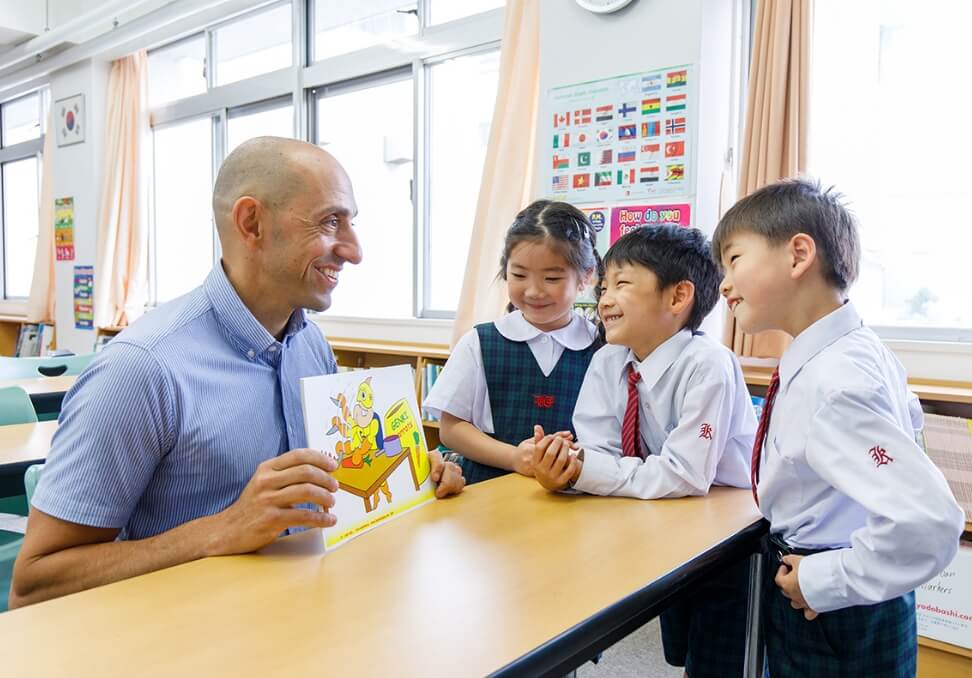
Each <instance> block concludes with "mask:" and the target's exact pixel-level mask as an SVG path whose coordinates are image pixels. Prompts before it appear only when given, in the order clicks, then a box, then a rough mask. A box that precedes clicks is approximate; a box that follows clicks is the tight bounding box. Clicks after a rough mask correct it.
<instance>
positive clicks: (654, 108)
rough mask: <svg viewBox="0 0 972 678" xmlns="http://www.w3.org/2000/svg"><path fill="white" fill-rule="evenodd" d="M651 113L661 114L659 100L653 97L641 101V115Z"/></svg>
mask: <svg viewBox="0 0 972 678" xmlns="http://www.w3.org/2000/svg"><path fill="white" fill-rule="evenodd" d="M653 113H661V98H660V97H655V98H653V99H642V100H641V114H642V115H651V114H653Z"/></svg>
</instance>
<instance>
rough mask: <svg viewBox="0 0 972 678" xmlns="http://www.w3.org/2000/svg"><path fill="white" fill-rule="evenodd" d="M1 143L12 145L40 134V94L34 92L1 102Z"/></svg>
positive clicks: (37, 136) (35, 137)
mask: <svg viewBox="0 0 972 678" xmlns="http://www.w3.org/2000/svg"><path fill="white" fill-rule="evenodd" d="M0 108H2V113H0V117H2V118H3V139H2V141H3V145H4V146H13V145H14V144H19V143H20V142H21V141H30V140H31V139H37V138H39V137H40V135H41V125H40V94H39V93H37V92H35V93H33V94H28V95H27V96H25V97H21V98H19V99H14V100H13V101H8V102H7V103H5V104H3V106H2V107H0Z"/></svg>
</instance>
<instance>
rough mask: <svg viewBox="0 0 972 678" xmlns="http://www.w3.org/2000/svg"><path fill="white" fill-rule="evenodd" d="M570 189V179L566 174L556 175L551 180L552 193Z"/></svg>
mask: <svg viewBox="0 0 972 678" xmlns="http://www.w3.org/2000/svg"><path fill="white" fill-rule="evenodd" d="M569 188H570V177H569V176H567V175H566V174H557V175H554V178H553V190H554V191H557V192H559V191H566V190H567V189H569Z"/></svg>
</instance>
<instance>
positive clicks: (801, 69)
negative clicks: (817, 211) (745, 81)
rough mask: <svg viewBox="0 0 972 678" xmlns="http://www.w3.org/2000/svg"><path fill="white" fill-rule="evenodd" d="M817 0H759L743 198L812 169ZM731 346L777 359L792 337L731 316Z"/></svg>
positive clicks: (739, 351)
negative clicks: (813, 12)
mask: <svg viewBox="0 0 972 678" xmlns="http://www.w3.org/2000/svg"><path fill="white" fill-rule="evenodd" d="M810 8H811V0H759V2H758V4H757V7H756V22H755V24H756V30H755V33H754V35H753V53H752V61H751V63H750V71H749V97H748V103H747V108H746V131H745V133H744V135H743V148H742V158H741V165H740V170H739V197H740V198H741V197H744V196H746V195H749V194H750V193H752V192H753V191H755V190H756V189H758V188H761V187H762V186H765V185H767V184H771V183H773V182H774V181H778V180H780V179H786V178H791V177H796V176H799V175H800V174H803V173H804V172H806V168H807V131H808V106H807V104H808V99H807V97H808V93H809V89H810V38H811V34H812V23H811V16H810ZM725 340H726V344H727V345H728V346H730V347H732V349H733V350H734V351H735V352H736V353H737V354H738V355H740V356H751V357H757V358H775V357H779V356H780V355H782V354H783V350H784V349H785V348H786V347H787V346H788V345H789V343H790V341H791V339H790V337H789V335H787V334H784V333H783V332H763V333H760V334H757V335H750V334H745V333H744V332H742V331H741V330H740V329H739V328H738V327H736V325H735V321H734V319H733V317H732V315H731V314H730V315H729V316H728V318H727V321H726V334H725Z"/></svg>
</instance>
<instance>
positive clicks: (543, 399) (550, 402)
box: [533, 395, 556, 410]
mask: <svg viewBox="0 0 972 678" xmlns="http://www.w3.org/2000/svg"><path fill="white" fill-rule="evenodd" d="M554 402H556V398H554V397H553V396H552V395H535V396H533V404H534V405H536V406H537V407H542V408H543V409H545V410H549V409H550V408H551V407H553V406H554Z"/></svg>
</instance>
